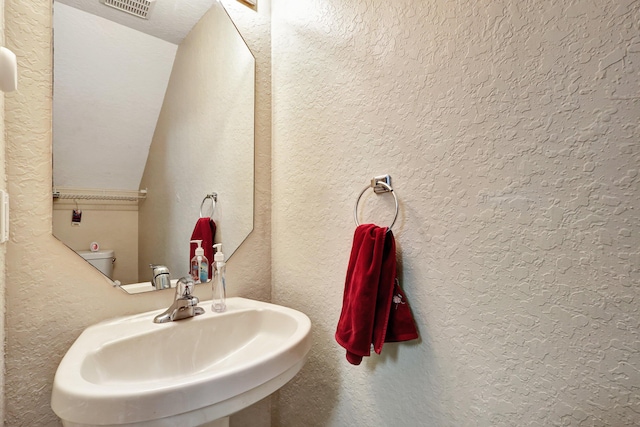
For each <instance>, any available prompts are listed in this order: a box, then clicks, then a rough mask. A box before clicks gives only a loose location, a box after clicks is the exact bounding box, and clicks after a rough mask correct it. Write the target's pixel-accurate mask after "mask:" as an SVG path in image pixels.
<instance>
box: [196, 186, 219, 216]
mask: <svg viewBox="0 0 640 427" xmlns="http://www.w3.org/2000/svg"><path fill="white" fill-rule="evenodd" d="M207 200H211V215H209V216H213V212H214V211H215V210H216V202H217V201H218V193H215V192H213V193H209V194H207V195H206V196H204V199H202V203H200V218H204V215H203V214H202V209H203V208H204V204H205V203H206V202H207Z"/></svg>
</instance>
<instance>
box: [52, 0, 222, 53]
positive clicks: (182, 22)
mask: <svg viewBox="0 0 640 427" xmlns="http://www.w3.org/2000/svg"><path fill="white" fill-rule="evenodd" d="M55 1H56V2H59V3H64V4H66V5H69V6H71V7H74V8H76V9H80V10H83V11H85V12H88V13H91V14H93V15H97V16H100V17H102V18H105V19H108V20H110V21H113V22H117V23H118V24H121V25H125V26H127V27H129V28H133V29H134V30H137V31H141V32H143V33H146V34H149V35H152V36H154V37H158V38H160V39H163V40H166V41H168V42H170V43H174V44H180V43H181V42H182V40H183V39H184V38H185V37H186V35H187V34H189V31H191V29H192V28H193V26H194V25H195V24H196V23H197V22H198V21H199V20H200V18H201V17H202V15H204V14H205V12H206V11H207V10H209V8H211V5H212V4H213V3H214V2H216V1H217V0H157V1H156V4H155V6H154V8H153V11H152V13H151V15H150V17H149V19H142V18H138V17H136V16H133V15H130V14H128V13H125V12H121V11H119V10H117V9H114V8H111V7H109V6H105V5H104V4H102V3H100V0H55Z"/></svg>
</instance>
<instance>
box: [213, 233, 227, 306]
mask: <svg viewBox="0 0 640 427" xmlns="http://www.w3.org/2000/svg"><path fill="white" fill-rule="evenodd" d="M213 248H214V249H215V250H216V254H215V255H214V256H213V260H214V264H213V281H212V282H213V284H212V288H211V289H212V291H213V304H211V308H212V309H213V311H215V312H217V313H222V312H223V311H225V310H226V309H227V304H226V298H227V291H226V282H225V270H226V264H225V262H224V254H223V253H222V243H216V244H215V245H213Z"/></svg>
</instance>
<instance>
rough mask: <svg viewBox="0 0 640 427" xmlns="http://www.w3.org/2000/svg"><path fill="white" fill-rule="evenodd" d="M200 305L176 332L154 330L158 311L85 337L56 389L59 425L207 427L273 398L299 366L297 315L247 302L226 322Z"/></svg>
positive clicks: (300, 317) (173, 326) (300, 324)
mask: <svg viewBox="0 0 640 427" xmlns="http://www.w3.org/2000/svg"><path fill="white" fill-rule="evenodd" d="M199 305H200V306H201V307H203V308H205V313H204V314H202V315H200V316H197V317H193V318H190V319H184V320H180V321H177V322H169V323H164V324H158V323H153V318H154V317H155V316H156V315H157V314H158V313H160V312H162V310H157V311H153V312H148V313H143V314H139V315H133V316H128V317H122V318H118V319H114V320H109V321H105V322H102V323H98V324H97V325H94V326H91V327H89V328H87V329H86V330H85V331H84V332H83V333H82V334H81V335H80V336H79V337H78V339H77V340H76V342H75V343H74V344H73V345H72V346H71V348H70V349H69V351H68V352H67V354H66V355H65V356H64V358H63V359H62V362H60V365H59V366H58V370H57V372H56V376H55V380H54V384H53V393H52V396H51V407H52V409H53V411H54V412H55V413H56V414H57V415H58V416H59V417H60V418H61V419H62V422H63V425H65V426H67V427H79V426H103V427H104V426H112V427H115V426H127V427H134V426H135V427H151V426H154V427H158V426H163V427H164V426H176V427H177V426H179V427H191V426H193V427H195V426H200V425H204V424H207V423H210V422H212V421H214V420H218V419H223V418H224V417H227V416H228V415H230V414H232V413H234V412H237V411H239V410H241V409H243V408H245V407H247V406H249V405H251V404H253V403H255V402H257V401H258V400H260V399H262V398H264V397H266V396H268V395H269V394H271V393H273V392H274V391H275V390H277V389H279V388H280V387H282V386H283V385H284V384H286V383H287V382H288V381H289V380H290V379H291V378H293V376H294V375H295V374H296V373H297V372H298V371H299V370H300V368H301V367H302V365H303V364H304V361H305V357H306V355H307V353H308V351H309V348H310V347H311V338H310V335H309V331H310V328H311V322H310V321H309V318H308V317H307V316H306V315H304V314H303V313H300V312H299V311H296V310H293V309H290V308H286V307H282V306H278V305H274V304H268V303H263V302H259V301H254V300H249V299H244V298H229V299H228V300H227V311H226V312H224V313H214V312H212V311H211V302H210V301H204V302H201V303H200V304H199ZM221 422H222V424H223V425H224V421H223V420H221Z"/></svg>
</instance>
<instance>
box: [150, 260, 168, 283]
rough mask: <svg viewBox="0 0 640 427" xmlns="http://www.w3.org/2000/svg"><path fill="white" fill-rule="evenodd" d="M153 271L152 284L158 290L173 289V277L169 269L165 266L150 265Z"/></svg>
mask: <svg viewBox="0 0 640 427" xmlns="http://www.w3.org/2000/svg"><path fill="white" fill-rule="evenodd" d="M149 267H150V268H151V269H152V270H153V276H152V278H151V284H152V285H153V287H154V288H156V289H169V288H170V287H171V277H170V274H169V269H168V268H167V267H165V266H164V265H157V264H149Z"/></svg>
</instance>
